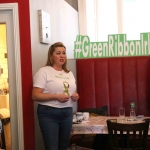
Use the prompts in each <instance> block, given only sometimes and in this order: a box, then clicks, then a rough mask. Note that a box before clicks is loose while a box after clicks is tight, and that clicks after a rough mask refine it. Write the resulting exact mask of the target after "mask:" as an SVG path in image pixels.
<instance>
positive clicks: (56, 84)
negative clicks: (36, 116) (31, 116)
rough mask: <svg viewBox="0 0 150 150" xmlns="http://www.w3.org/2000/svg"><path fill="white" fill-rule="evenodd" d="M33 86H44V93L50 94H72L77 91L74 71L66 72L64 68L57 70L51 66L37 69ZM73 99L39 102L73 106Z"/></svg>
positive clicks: (58, 106) (57, 105) (50, 104)
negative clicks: (62, 101) (63, 101)
mask: <svg viewBox="0 0 150 150" xmlns="http://www.w3.org/2000/svg"><path fill="white" fill-rule="evenodd" d="M33 87H38V88H42V89H44V90H43V93H50V94H62V93H64V94H69V95H70V96H71V95H72V94H73V93H74V92H76V83H75V78H74V76H73V73H72V72H71V71H70V72H69V73H66V72H65V71H64V70H62V71H57V70H55V69H54V68H53V67H51V66H45V67H42V68H41V69H39V70H38V71H37V73H36V74H35V76H34V79H33ZM72 102H73V101H72V99H71V98H69V100H68V101H67V102H65V103H61V102H59V101H58V100H50V101H47V102H38V103H39V104H42V105H48V106H52V107H57V108H64V107H72Z"/></svg>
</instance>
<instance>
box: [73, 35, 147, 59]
mask: <svg viewBox="0 0 150 150" xmlns="http://www.w3.org/2000/svg"><path fill="white" fill-rule="evenodd" d="M146 55H150V33H140V40H129V41H127V40H126V34H112V35H108V41H106V42H90V39H89V37H88V36H82V35H77V37H76V41H75V42H74V58H76V59H77V58H99V57H120V56H146Z"/></svg>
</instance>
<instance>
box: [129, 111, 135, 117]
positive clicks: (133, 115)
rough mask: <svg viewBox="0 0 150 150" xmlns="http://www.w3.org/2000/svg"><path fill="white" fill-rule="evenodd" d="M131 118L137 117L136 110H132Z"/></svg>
mask: <svg viewBox="0 0 150 150" xmlns="http://www.w3.org/2000/svg"><path fill="white" fill-rule="evenodd" d="M130 118H132V119H135V118H136V114H135V111H134V110H131V111H130Z"/></svg>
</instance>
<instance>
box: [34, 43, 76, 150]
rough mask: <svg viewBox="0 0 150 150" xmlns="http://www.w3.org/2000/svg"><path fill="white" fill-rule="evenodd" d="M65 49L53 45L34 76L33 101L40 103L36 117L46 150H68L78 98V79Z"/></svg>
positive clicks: (61, 46)
mask: <svg viewBox="0 0 150 150" xmlns="http://www.w3.org/2000/svg"><path fill="white" fill-rule="evenodd" d="M66 64H67V56H66V47H65V46H64V45H63V43H61V42H57V43H54V44H53V45H51V46H50V48H49V51H48V59H47V63H46V66H44V67H42V68H40V69H39V70H38V71H37V73H36V74H35V76H34V83H33V90H32V98H33V100H35V101H37V102H38V107H37V115H38V120H39V125H40V129H41V132H42V136H43V140H44V146H45V150H67V146H68V142H69V138H70V133H71V128H72V116H73V115H72V114H73V110H72V106H73V104H72V103H73V101H74V102H76V101H77V100H78V99H79V95H78V94H77V93H76V83H75V78H74V76H73V74H72V72H71V71H70V70H68V69H67V67H66Z"/></svg>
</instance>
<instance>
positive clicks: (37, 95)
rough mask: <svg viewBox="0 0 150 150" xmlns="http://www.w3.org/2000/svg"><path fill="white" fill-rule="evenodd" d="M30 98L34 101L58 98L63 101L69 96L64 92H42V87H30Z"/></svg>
mask: <svg viewBox="0 0 150 150" xmlns="http://www.w3.org/2000/svg"><path fill="white" fill-rule="evenodd" d="M32 99H33V100H34V101H39V102H46V101H51V100H58V101H59V102H61V103H65V102H67V101H68V100H69V96H67V95H65V94H49V93H43V89H42V88H38V87H33V89H32Z"/></svg>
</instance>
